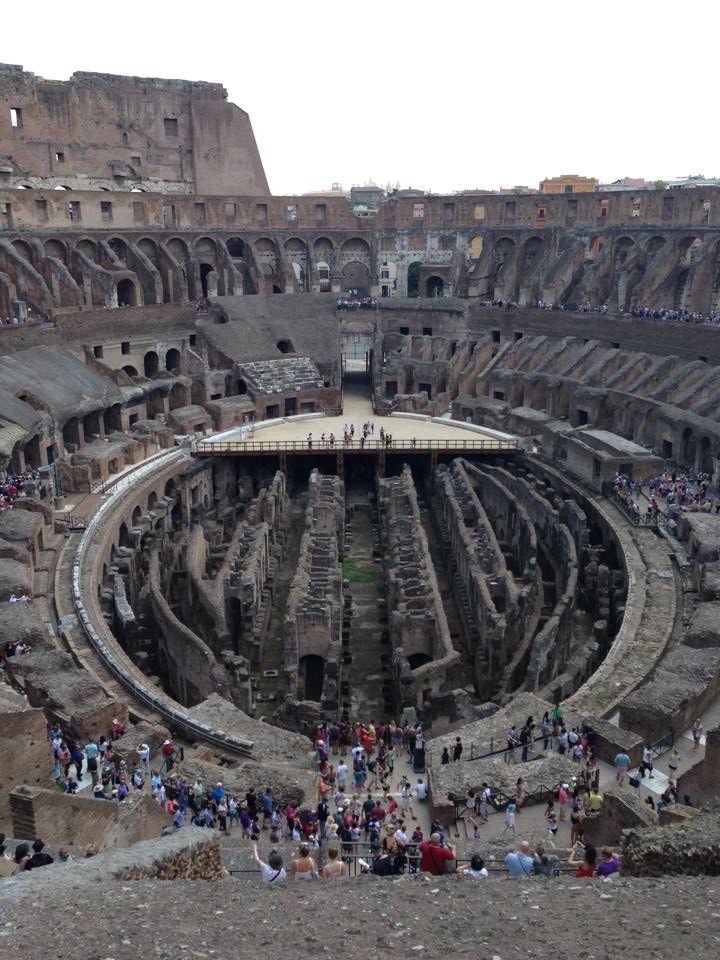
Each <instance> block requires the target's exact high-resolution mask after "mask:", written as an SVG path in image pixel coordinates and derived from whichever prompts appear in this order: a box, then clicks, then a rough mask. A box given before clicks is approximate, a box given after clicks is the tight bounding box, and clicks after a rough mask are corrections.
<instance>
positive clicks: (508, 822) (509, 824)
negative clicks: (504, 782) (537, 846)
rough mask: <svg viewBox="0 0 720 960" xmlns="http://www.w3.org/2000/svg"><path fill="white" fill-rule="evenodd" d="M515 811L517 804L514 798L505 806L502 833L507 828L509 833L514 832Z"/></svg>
mask: <svg viewBox="0 0 720 960" xmlns="http://www.w3.org/2000/svg"><path fill="white" fill-rule="evenodd" d="M516 813H517V804H516V803H515V801H514V800H511V801H510V803H508V805H507V807H505V826H504V827H503V831H502V832H503V833H506V832H507V831H508V830H509V831H510V832H511V833H515V814H516Z"/></svg>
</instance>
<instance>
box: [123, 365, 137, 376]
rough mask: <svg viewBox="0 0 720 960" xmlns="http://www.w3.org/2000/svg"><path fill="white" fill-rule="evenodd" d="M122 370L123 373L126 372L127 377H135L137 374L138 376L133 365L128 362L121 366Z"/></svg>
mask: <svg viewBox="0 0 720 960" xmlns="http://www.w3.org/2000/svg"><path fill="white" fill-rule="evenodd" d="M123 370H124V371H125V373H126V374H127V375H128V376H129V377H137V376H138V372H137V370H136V369H135V367H133V366H132V365H131V364H129V363H128V364H126V365H125V366H124V367H123Z"/></svg>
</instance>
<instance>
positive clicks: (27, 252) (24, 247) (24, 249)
mask: <svg viewBox="0 0 720 960" xmlns="http://www.w3.org/2000/svg"><path fill="white" fill-rule="evenodd" d="M12 245H13V247H14V248H15V251H16V253H19V254H20V256H21V257H23V258H24V259H25V260H32V249H31V247H30V244H29V243H25V241H24V240H13V244H12Z"/></svg>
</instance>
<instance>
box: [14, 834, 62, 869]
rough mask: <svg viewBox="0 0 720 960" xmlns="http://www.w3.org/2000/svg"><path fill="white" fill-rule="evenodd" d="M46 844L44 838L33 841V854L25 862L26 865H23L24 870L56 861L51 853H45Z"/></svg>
mask: <svg viewBox="0 0 720 960" xmlns="http://www.w3.org/2000/svg"><path fill="white" fill-rule="evenodd" d="M44 847H45V844H44V843H43V842H42V840H35V841H34V842H33V845H32V848H33V854H32V856H31V857H30V858H29V859H28V860H27V861H26V862H25V865H24V866H23V867H22V869H23V870H35V869H36V868H37V867H46V866H49V865H50V864H51V863H55V860H54V859H53V858H52V857H51V856H50V854H49V853H43V848H44Z"/></svg>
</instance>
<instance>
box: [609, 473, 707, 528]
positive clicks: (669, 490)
mask: <svg viewBox="0 0 720 960" xmlns="http://www.w3.org/2000/svg"><path fill="white" fill-rule="evenodd" d="M709 484H710V477H709V475H708V474H707V473H702V472H699V473H698V474H697V476H696V477H695V478H694V479H691V478H690V477H688V476H687V475H686V474H682V473H679V472H678V471H677V470H673V471H670V470H666V471H665V472H664V473H662V474H660V476H658V477H653V478H651V479H650V480H644V481H639V480H632V479H631V478H630V477H628V476H626V475H625V474H623V473H618V474H617V475H616V477H615V479H614V480H613V484H612V486H613V493H614V495H615V498H616V499H617V500H618V501H619V503H620V504H621V505H622V506H623V507H624V509H625V510H626V511H627V513H628V514H629V515H630V516H631V517H632V518H633V519H634V520H636V522H638V523H642V522H645V523H654V522H656V521H657V520H658V518H659V517H660V515H661V514H662V515H666V516H667V518H668V520H675V519H677V516H678V514H679V513H680V512H681V511H683V512H690V513H711V512H712V511H713V510H714V511H715V513H720V496H715V497H711V496H709V495H708V487H709ZM643 487H646V488H647V492H646V493H645V492H644V491H643ZM643 494H644V495H645V496H646V497H647V500H648V504H647V507H646V508H645V509H644V510H643V509H642V508H641V506H640V503H639V501H638V499H636V498H638V497H641V496H643ZM658 501H662V502H663V504H664V506H665V509H664V510H663V509H661V507H660V504H659V502H658Z"/></svg>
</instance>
